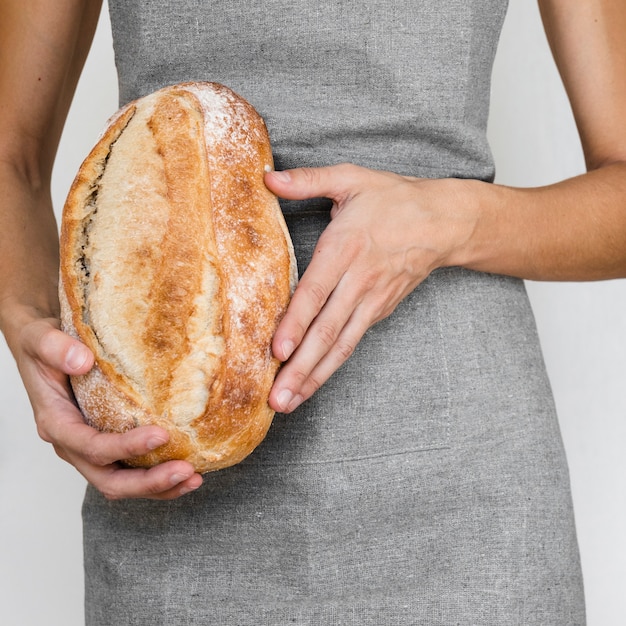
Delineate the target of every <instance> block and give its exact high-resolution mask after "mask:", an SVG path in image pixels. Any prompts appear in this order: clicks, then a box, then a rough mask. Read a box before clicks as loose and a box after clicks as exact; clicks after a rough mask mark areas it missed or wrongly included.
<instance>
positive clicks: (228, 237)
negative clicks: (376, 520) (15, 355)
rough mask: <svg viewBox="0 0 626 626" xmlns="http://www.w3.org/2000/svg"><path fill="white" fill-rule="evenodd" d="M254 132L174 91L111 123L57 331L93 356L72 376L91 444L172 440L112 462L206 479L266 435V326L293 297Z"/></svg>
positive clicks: (78, 229) (232, 106)
mask: <svg viewBox="0 0 626 626" xmlns="http://www.w3.org/2000/svg"><path fill="white" fill-rule="evenodd" d="M272 167H273V161H272V154H271V149H270V144H269V139H268V135H267V130H266V128H265V124H264V123H263V121H262V119H261V118H260V116H259V115H258V114H257V113H256V111H255V110H254V109H253V108H252V106H251V105H250V104H248V103H247V102H246V101H244V100H243V99H242V98H240V97H239V96H237V95H236V94H235V93H233V92H232V91H231V90H229V89H227V88H226V87H224V86H222V85H218V84H215V83H184V84H180V85H174V86H172V87H167V88H165V89H162V90H160V91H157V92H155V93H153V94H151V95H149V96H146V97H144V98H141V99H139V100H137V101H135V102H132V103H130V104H128V105H127V106H125V107H124V108H122V109H121V110H120V111H119V112H118V113H117V114H116V115H115V116H114V118H112V119H111V120H110V122H109V124H108V125H107V128H106V130H105V132H104V133H103V135H102V136H101V138H100V139H99V141H98V142H97V144H96V146H95V147H94V149H93V150H92V151H91V153H90V154H89V156H88V157H87V158H86V160H85V161H84V163H83V165H82V166H81V168H80V170H79V172H78V175H77V177H76V180H75V181H74V184H73V186H72V188H71V190H70V193H69V195H68V198H67V201H66V204H65V207H64V211H63V219H62V228H61V268H60V300H61V322H62V328H63V329H64V330H65V331H66V332H68V333H69V334H71V335H73V336H75V337H77V338H79V339H80V340H81V341H83V342H84V343H85V344H86V345H87V346H88V347H89V348H90V349H91V350H92V351H93V352H94V354H95V357H96V362H95V366H94V368H93V369H92V370H91V371H90V372H89V373H88V374H87V375H85V376H78V377H72V380H71V382H72V387H73V389H74V393H75V396H76V399H77V402H78V404H79V406H80V408H81V410H82V412H83V414H84V416H85V419H86V421H87V422H88V423H89V424H91V425H93V426H95V427H97V428H99V429H100V430H103V431H117V432H122V431H126V430H128V429H130V428H133V427H135V426H139V425H144V424H157V425H159V426H162V427H163V428H165V429H167V430H168V431H169V433H170V441H169V442H168V443H167V444H166V445H164V446H162V447H161V448H158V449H157V450H156V451H155V452H154V453H151V454H148V455H145V456H142V457H140V458H133V459H129V460H127V461H126V462H127V463H129V464H130V465H134V466H142V467H147V466H151V465H154V464H156V463H160V462H162V461H165V460H168V459H186V460H188V461H190V462H191V463H192V464H193V465H194V467H195V468H196V470H197V471H199V472H207V471H211V470H216V469H220V468H224V467H227V466H230V465H233V464H235V463H238V462H239V461H241V460H242V459H243V458H245V457H246V456H247V455H248V454H249V453H250V452H251V451H252V450H253V449H254V448H255V447H256V446H257V445H258V444H259V443H260V442H261V441H262V440H263V438H264V437H265V435H266V432H267V430H268V428H269V426H270V424H271V421H272V418H273V415H274V413H273V411H272V410H271V408H270V407H269V406H268V402H267V401H268V395H269V390H270V388H271V385H272V382H273V380H274V377H275V375H276V371H277V369H278V365H279V364H278V362H277V361H276V359H274V358H273V356H272V354H271V340H272V336H273V334H274V331H275V329H276V326H277V324H278V322H279V320H280V318H281V316H282V315H283V313H284V311H285V309H286V306H287V304H288V301H289V298H290V295H291V293H292V291H293V289H294V287H295V282H296V268H295V258H294V255H293V248H292V245H291V240H290V238H289V233H288V232H287V229H286V226H285V222H284V220H283V217H282V214H281V212H280V208H279V205H278V201H277V199H276V197H275V196H274V195H273V194H271V193H270V192H269V191H268V189H267V188H266V187H265V184H264V182H263V174H264V171H267V170H269V169H270V168H272Z"/></svg>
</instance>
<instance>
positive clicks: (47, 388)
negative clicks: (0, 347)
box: [0, 0, 626, 499]
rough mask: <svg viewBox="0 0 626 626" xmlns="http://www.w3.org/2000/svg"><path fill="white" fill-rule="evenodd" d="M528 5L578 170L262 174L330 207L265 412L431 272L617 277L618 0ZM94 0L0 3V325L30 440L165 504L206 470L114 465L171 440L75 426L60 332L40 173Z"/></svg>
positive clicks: (622, 51) (625, 263) (625, 47)
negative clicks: (575, 132)
mask: <svg viewBox="0 0 626 626" xmlns="http://www.w3.org/2000/svg"><path fill="white" fill-rule="evenodd" d="M539 4H540V8H541V13H542V17H543V20H544V24H545V28H546V33H547V35H548V38H549V41H550V45H551V47H552V51H553V54H554V56H555V59H556V61H557V64H558V67H559V69H560V72H561V75H562V77H563V81H564V84H565V87H566V89H567V92H568V95H569V97H570V100H571V104H572V108H573V111H574V115H575V118H576V122H577V125H578V129H579V132H580V136H581V141H582V144H583V149H584V153H585V157H586V161H587V167H588V172H587V173H586V174H584V175H582V176H579V177H576V178H572V179H569V180H566V181H563V182H560V183H557V184H554V185H550V186H546V187H542V188H535V189H516V188H511V187H503V186H499V185H491V184H486V183H482V182H479V181H468V180H449V179H445V180H423V179H417V178H410V177H403V176H398V175H396V174H393V173H389V172H372V171H370V170H366V169H363V168H360V167H356V166H353V165H349V164H344V165H338V166H332V167H326V168H318V169H296V170H290V171H288V172H274V173H268V174H267V176H266V184H267V186H268V187H269V188H270V189H271V190H272V191H273V192H275V193H276V194H277V195H278V196H280V197H283V198H290V199H305V198H312V197H321V196H323V197H328V198H331V199H332V201H333V209H332V214H331V216H332V220H331V223H330V224H329V226H328V227H327V229H326V231H325V232H324V233H323V234H322V236H321V238H320V240H319V242H318V245H317V248H316V251H315V254H314V256H313V260H312V262H311V264H310V266H309V267H308V269H307V271H306V272H305V274H304V276H303V277H302V280H301V282H300V284H299V286H298V288H297V290H296V292H295V294H294V297H293V299H292V302H291V304H290V306H289V309H288V311H287V313H286V315H285V317H284V318H283V320H282V322H281V324H280V326H279V327H278V329H277V332H276V335H275V337H274V342H273V350H274V353H275V354H276V356H277V357H278V358H279V359H281V360H282V361H285V364H284V366H283V368H282V369H281V371H280V373H279V375H278V377H277V379H276V382H275V384H274V387H273V389H272V392H271V395H270V404H271V406H272V407H273V408H274V409H276V410H278V411H283V412H290V411H293V410H294V409H295V408H296V407H297V406H298V405H299V404H300V403H302V402H303V401H304V400H306V399H307V398H309V397H310V396H311V395H312V394H313V393H314V392H315V391H316V390H317V389H318V388H319V387H320V386H321V385H323V384H324V382H325V381H326V380H327V379H328V378H329V377H330V376H331V375H332V374H333V372H334V371H335V370H336V369H337V368H338V367H339V366H340V365H341V364H342V363H343V362H344V361H345V360H346V359H347V358H349V356H350V354H351V353H352V352H353V350H354V348H355V346H356V345H357V343H358V342H359V340H360V339H361V337H362V336H363V334H364V333H365V332H366V330H367V329H368V328H369V327H370V326H372V325H373V324H375V323H376V322H377V321H379V320H381V319H383V318H384V317H386V316H388V315H389V314H390V313H392V311H393V310H394V309H395V307H396V305H397V304H398V303H399V302H400V301H401V300H402V298H403V297H405V296H406V295H407V294H408V293H410V292H411V291H412V290H413V289H414V288H415V287H416V286H417V285H418V284H419V283H420V282H421V281H423V280H424V279H425V278H426V277H427V276H428V275H429V274H430V273H431V272H432V271H433V270H434V269H436V268H439V267H446V266H463V267H466V268H469V269H474V270H479V271H488V272H493V273H502V274H507V275H511V276H518V277H520V278H529V279H534V280H598V279H606V278H618V277H624V276H626V74H625V73H624V71H623V68H624V67H626V38H624V37H623V33H624V32H626V2H624V0H588V1H587V2H584V3H571V2H568V1H567V0H543V1H540V3H539ZM99 10H100V2H99V0H94V1H91V0H82V1H79V0H58V1H57V2H55V3H49V2H46V1H45V0H31V1H30V2H27V3H25V2H23V0H3V1H2V3H0V58H1V59H2V63H0V93H1V94H2V106H3V114H2V116H0V188H1V189H2V190H3V194H2V200H1V201H0V206H1V211H2V220H3V229H2V230H1V231H0V257H1V264H2V268H3V271H2V273H1V274H0V328H2V331H3V332H4V334H5V337H6V340H7V342H8V345H9V347H10V349H11V351H12V353H13V355H14V356H15V359H16V362H17V364H18V367H19V370H20V373H21V376H22V378H23V381H24V385H25V387H26V389H27V391H28V394H29V398H30V401H31V403H32V406H33V411H34V415H35V420H36V423H37V428H38V432H39V435H40V436H41V437H42V438H43V439H44V440H46V441H48V442H50V443H51V444H52V445H53V446H54V448H55V450H56V452H57V454H58V455H59V456H60V457H61V458H63V459H65V460H66V461H68V462H69V463H71V464H72V465H74V466H75V467H76V469H77V470H78V471H79V472H80V473H81V474H82V475H83V476H84V477H85V478H86V480H88V481H89V482H90V483H92V484H93V485H94V486H95V487H96V488H97V489H99V490H100V491H101V492H102V493H103V494H104V495H105V496H106V497H107V498H110V499H118V498H137V497H147V498H158V499H169V498H175V497H179V496H181V495H183V494H185V493H188V492H189V491H191V490H193V489H195V488H197V487H199V486H200V484H201V482H202V479H201V477H200V476H199V475H197V474H194V472H193V469H192V468H191V466H190V465H189V464H187V463H185V462H183V461H171V462H169V463H164V464H162V465H159V466H157V467H155V468H152V469H149V470H142V469H125V468H122V467H121V466H119V465H118V464H117V460H118V459H122V458H127V457H129V456H133V455H139V454H143V453H145V452H147V451H149V450H150V449H153V448H154V447H158V446H159V445H161V444H162V443H164V442H165V441H166V439H167V434H166V433H165V432H164V431H162V430H161V429H159V428H156V427H142V428H137V429H134V430H132V431H130V432H128V433H125V434H120V435H118V434H103V433H99V432H97V431H95V430H93V429H92V428H90V427H88V426H86V425H85V424H84V422H83V420H82V417H81V415H80V413H79V411H78V410H77V408H76V406H75V405H74V404H73V402H72V400H71V394H70V390H69V384H68V378H67V375H68V374H80V373H84V372H86V371H88V370H89V369H90V367H91V366H92V364H93V356H92V355H91V353H90V352H89V350H87V349H86V348H85V346H83V345H82V344H80V343H79V342H77V341H75V340H73V339H71V338H70V337H68V336H67V335H65V334H63V333H62V332H61V331H59V330H58V299H57V272H58V248H57V246H58V235H57V229H56V224H55V221H54V216H53V212H52V206H51V200H50V192H49V187H50V175H51V169H52V164H53V161H54V156H55V153H56V148H57V144H58V141H59V137H60V134H61V130H62V127H63V123H64V120H65V117H66V115H67V110H68V108H69V104H70V102H71V97H72V95H73V92H74V89H75V86H76V82H77V80H78V76H79V74H80V71H81V69H82V66H83V63H84V60H85V57H86V55H87V52H88V49H89V45H90V41H91V38H92V36H93V32H94V30H95V25H96V21H97V16H98V13H99ZM7 59H8V60H11V59H15V60H16V62H14V63H11V62H10V61H9V62H7V61H6V60H7ZM18 59H19V63H18V62H17V60H18ZM381 205H382V206H386V207H393V209H392V210H393V211H394V219H393V220H385V219H384V217H382V212H381V211H380V210H378V207H380V206H381ZM33 250H36V251H37V254H35V255H34V254H32V251H33ZM5 268H6V269H5Z"/></svg>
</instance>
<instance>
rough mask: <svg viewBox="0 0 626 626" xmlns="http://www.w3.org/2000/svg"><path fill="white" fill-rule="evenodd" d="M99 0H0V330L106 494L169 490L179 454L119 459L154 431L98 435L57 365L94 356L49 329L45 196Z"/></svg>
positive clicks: (54, 246) (53, 261) (38, 401)
mask: <svg viewBox="0 0 626 626" xmlns="http://www.w3.org/2000/svg"><path fill="white" fill-rule="evenodd" d="M100 4H101V2H100V0H62V1H59V2H47V1H46V0H32V1H31V2H23V0H3V1H2V3H0V58H1V59H2V63H1V64H0V99H1V102H2V115H1V116H0V189H2V197H1V198H0V213H1V215H2V229H0V263H1V266H2V272H1V273H0V328H1V329H2V332H3V333H4V335H5V338H6V340H7V343H8V345H9V348H10V349H11V351H12V353H13V355H14V357H15V359H16V362H17V364H18V367H19V370H20V374H21V376H22V379H23V381H24V385H25V387H26V390H27V392H28V395H29V399H30V401H31V404H32V406H33V411H34V414H35V419H36V422H37V428H38V432H39V434H40V436H41V437H42V438H43V439H45V440H46V441H49V442H51V443H52V444H53V445H54V447H55V450H56V452H57V454H59V456H61V457H62V458H64V459H65V460H67V461H68V462H70V463H72V464H73V465H74V466H75V467H76V468H77V469H78V470H79V471H80V472H81V473H82V474H83V475H84V476H85V478H86V479H87V480H89V481H90V482H92V483H93V484H94V485H95V486H96V487H97V488H99V489H100V490H101V491H102V492H103V493H105V494H106V495H107V496H108V497H111V498H118V497H132V496H135V497H146V496H152V497H159V498H169V497H175V496H177V495H180V494H181V493H183V492H186V491H189V490H190V489H192V488H194V487H197V486H198V485H199V484H200V480H199V479H200V477H199V476H197V475H195V474H194V473H193V470H192V469H191V466H189V465H188V464H187V463H183V462H174V463H172V464H165V465H164V466H162V467H160V468H153V470H148V471H146V470H139V471H136V470H128V469H122V468H121V467H119V466H118V465H117V463H116V461H117V460H119V459H122V458H127V457H129V456H134V455H137V454H143V453H145V452H146V451H148V450H149V449H150V448H152V447H156V446H157V445H160V444H162V443H164V442H165V441H166V437H167V434H166V433H164V432H163V431H162V430H161V429H157V428H145V429H136V430H135V431H131V432H130V433H126V434H124V435H113V434H102V433H98V432H97V431H95V430H94V429H92V428H90V427H88V426H86V425H85V424H84V422H83V420H82V416H81V414H80V412H79V411H78V409H77V408H76V406H75V404H74V403H73V402H72V395H71V391H70V387H69V383H68V378H67V374H80V373H84V372H86V371H88V370H89V368H90V367H91V365H92V363H93V356H92V355H91V353H90V352H89V350H87V349H86V348H85V346H83V345H82V344H80V343H79V342H77V341H75V340H73V339H71V338H70V337H68V336H67V335H65V334H64V333H62V332H60V331H59V330H58V307H59V305H58V296H57V280H58V232H57V225H56V222H55V218H54V213H53V210H52V202H51V198H50V178H51V172H52V166H53V162H54V158H55V154H56V150H57V146H58V142H59V138H60V136H61V133H62V130H63V125H64V123H65V118H66V116H67V112H68V109H69V106H70V104H71V100H72V97H73V94H74V90H75V87H76V84H77V82H78V78H79V75H80V72H81V70H82V67H83V63H84V61H85V58H86V56H87V53H88V51H89V47H90V45H91V40H92V37H93V34H94V31H95V28H96V24H97V21H98V16H99V13H100Z"/></svg>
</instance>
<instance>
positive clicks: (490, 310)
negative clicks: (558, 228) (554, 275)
mask: <svg viewBox="0 0 626 626" xmlns="http://www.w3.org/2000/svg"><path fill="white" fill-rule="evenodd" d="M109 5H110V12H111V18H112V23H113V29H114V30H113V32H114V42H115V50H116V62H117V66H118V70H119V75H120V94H121V100H122V102H126V101H128V100H129V99H132V98H136V97H138V96H141V95H143V94H145V93H148V92H150V91H153V90H154V89H157V88H159V87H161V86H164V85H166V84H170V83H174V82H179V81H184V80H212V81H217V82H222V83H224V84H226V85H228V86H230V87H231V88H233V89H234V90H235V91H237V92H238V93H240V94H241V95H242V96H244V97H245V98H247V99H248V100H249V101H250V102H251V103H252V104H253V105H254V106H255V107H256V108H257V109H258V110H259V112H260V113H261V115H263V117H264V118H265V120H266V122H267V125H268V128H269V132H270V136H271V138H272V143H273V147H274V152H275V158H276V164H277V168H279V169H280V168H286V167H294V166H301V165H307V166H317V165H325V164H330V163H336V162H340V161H351V162H355V163H359V164H362V165H365V166H369V167H374V168H378V169H389V170H393V171H396V172H400V173H404V174H411V175H416V176H429V177H443V176H457V177H472V178H479V179H482V180H485V181H489V180H491V179H492V178H493V163H492V159H491V156H490V152H489V148H488V145H487V142H486V139H485V126H486V119H487V107H488V98H489V76H490V72H491V63H492V60H493V55H494V52H495V47H496V43H497V38H498V35H499V31H500V27H501V23H502V19H503V17H504V14H505V11H506V3H505V2H502V1H500V0H487V1H486V0H450V1H445V0H443V1H441V0H429V1H424V2H419V1H413V2H379V1H376V0H366V1H363V2H357V1H356V0H333V1H325V0H322V1H318V2H316V3H303V2H299V1H296V0H267V1H266V2H264V3H258V4H252V5H250V4H249V3H247V2H246V3H241V2H238V1H233V0H230V1H213V2H199V1H191V0H186V1H177V2H165V1H164V0H160V1H156V2H141V1H138V0H132V1H131V0H109ZM328 208H329V207H328V203H327V202H326V201H322V200H319V201H318V200H316V201H308V202H300V203H295V202H291V203H288V202H285V203H283V209H284V212H285V214H286V218H287V223H288V226H289V229H290V232H291V234H292V238H293V240H294V246H295V250H296V255H297V257H298V262H299V266H300V270H301V271H303V270H304V269H305V268H306V265H307V263H308V260H309V259H310V257H311V255H312V252H313V249H314V246H315V243H316V241H317V239H318V237H319V235H320V233H321V232H322V231H323V229H324V228H325V226H326V225H327V224H328V221H329V219H330V218H329V212H328ZM381 211H385V212H386V213H387V214H388V215H387V216H386V218H387V219H393V206H389V207H381ZM83 516H84V542H85V570H86V615H87V623H88V624H89V625H102V626H104V625H106V626H110V624H133V625H135V624H136V625H143V624H145V625H148V624H150V625H156V624H163V625H165V624H167V625H171V624H198V625H200V624H202V625H206V624H215V625H219V626H222V625H237V626H247V625H255V626H262V625H268V626H270V625H271V626H277V625H282V624H302V625H304V624H311V625H313V624H316V625H322V624H323V625H327V624H328V625H335V624H342V625H355V626H356V625H359V626H368V625H372V626H381V625H387V624H389V625H409V624H412V625H414V624H419V625H422V624H423V625H428V626H434V625H438V624H442V625H451V624H463V625H465V624H477V625H481V626H489V625H494V626H495V625H498V626H506V625H513V624H519V625H524V626H530V625H539V624H541V625H545V624H550V625H551V626H559V625H563V626H565V625H567V626H574V625H579V624H584V602H583V589H582V580H581V573H580V564H579V558H578V550H577V544H576V536H575V529H574V521H573V515H572V505H571V498H570V492H569V478H568V471H567V465H566V460H565V456H564V452H563V448H562V443H561V438H560V434H559V428H558V423H557V419H556V416H555V411H554V405H553V401H552V397H551V391H550V387H549V383H548V381H547V377H546V373H545V368H544V364H543V361H542V356H541V353H540V349H539V345H538V340H537V335H536V329H535V325H534V320H533V316H532V312H531V309H530V306H529V303H528V298H527V295H526V293H525V289H524V285H523V282H522V281H519V280H516V279H512V278H507V277H501V276H495V275H489V274H484V273H477V272H470V271H466V270H462V269H458V268H451V269H443V270H438V271H436V272H434V273H433V274H432V275H431V276H430V277H429V278H428V279H427V280H426V281H425V282H424V283H423V284H422V285H420V286H419V287H418V288H417V289H416V290H415V291H414V292H413V293H411V294H410V295H409V296H408V297H407V298H406V299H405V300H404V301H403V302H402V303H401V304H400V305H399V306H398V308H397V309H396V311H395V312H394V313H393V314H392V315H391V316H390V317H389V318H387V319H385V320H383V321H382V322H380V323H378V324H376V325H375V326H374V327H373V328H372V329H370V330H369V331H368V333H367V334H366V336H365V337H364V339H363V340H362V342H361V343H360V345H359V346H358V348H357V350H356V352H355V353H354V354H353V356H352V357H351V358H350V360H349V361H348V362H347V363H346V364H345V365H344V366H343V367H342V368H341V369H340V370H339V371H338V372H337V373H336V374H335V375H334V376H333V377H332V378H331V379H330V381H329V382H328V383H327V384H326V385H324V386H323V387H322V389H321V390H320V391H319V392H318V393H317V394H316V395H315V396H313V398H311V399H310V400H309V401H308V402H306V403H305V404H303V405H302V406H301V407H300V408H299V409H298V410H297V411H296V412H294V413H293V414H291V415H288V416H285V415H277V416H276V418H275V420H274V423H273V425H272V427H271V429H270V432H269V434H268V437H267V439H266V440H265V441H264V442H263V443H262V444H261V446H260V447H259V448H258V449H257V450H256V451H255V452H254V453H253V454H252V455H251V456H250V457H248V458H247V459H246V460H245V461H243V462H242V463H241V464H239V465H237V466H235V467H233V468H230V469H226V470H222V471H219V472H215V473H211V474H207V475H206V476H205V480H204V484H203V486H202V487H201V488H200V489H199V490H198V491H196V492H194V493H192V494H190V495H188V496H186V497H184V498H182V499H179V500H176V501H173V502H151V501H147V500H140V501H121V502H108V501H106V500H105V499H104V498H103V497H102V496H101V495H100V494H99V493H97V492H96V491H95V490H94V489H92V488H88V490H87V494H86V498H85V502H84V507H83Z"/></svg>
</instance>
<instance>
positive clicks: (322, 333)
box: [315, 323, 337, 347]
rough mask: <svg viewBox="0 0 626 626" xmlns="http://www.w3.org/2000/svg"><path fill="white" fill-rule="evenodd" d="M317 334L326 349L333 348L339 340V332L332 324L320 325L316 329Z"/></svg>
mask: <svg viewBox="0 0 626 626" xmlns="http://www.w3.org/2000/svg"><path fill="white" fill-rule="evenodd" d="M315 334H316V335H317V338H318V339H319V341H320V342H321V343H322V344H323V345H324V346H326V347H330V346H332V345H333V344H334V343H335V341H336V339H337V330H336V328H335V327H334V326H333V325H332V324H324V323H320V324H318V325H317V326H316V328H315Z"/></svg>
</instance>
